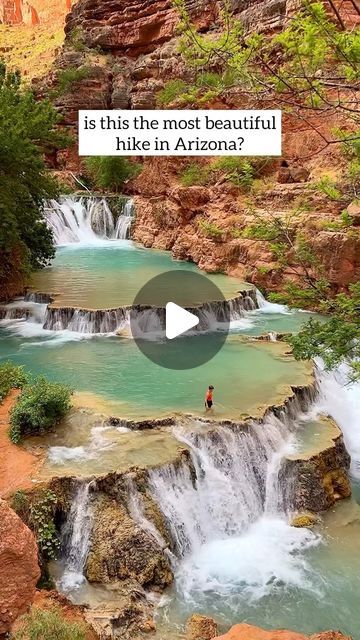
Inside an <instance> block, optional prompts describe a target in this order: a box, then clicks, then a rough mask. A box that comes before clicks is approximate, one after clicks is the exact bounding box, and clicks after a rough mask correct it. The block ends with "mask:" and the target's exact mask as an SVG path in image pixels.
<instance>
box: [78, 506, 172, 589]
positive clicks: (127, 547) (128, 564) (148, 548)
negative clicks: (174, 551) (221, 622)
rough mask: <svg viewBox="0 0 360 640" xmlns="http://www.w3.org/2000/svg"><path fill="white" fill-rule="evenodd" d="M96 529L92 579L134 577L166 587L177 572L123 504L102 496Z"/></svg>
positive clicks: (89, 568) (90, 570)
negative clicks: (173, 571) (174, 572)
mask: <svg viewBox="0 0 360 640" xmlns="http://www.w3.org/2000/svg"><path fill="white" fill-rule="evenodd" d="M94 512H95V513H94V528H93V531H92V536H91V547H90V552H89V555H88V558H87V563H86V576H87V578H88V580H89V581H90V582H101V583H108V582H112V581H118V580H124V579H129V578H130V579H133V580H136V581H137V582H138V583H139V584H140V585H142V586H149V587H150V586H152V587H159V588H164V587H166V586H167V585H169V584H171V582H172V579H173V575H172V571H171V568H170V565H169V562H168V561H167V559H166V557H165V555H164V553H163V550H162V549H161V547H160V546H159V544H158V543H157V542H156V541H155V540H154V538H153V537H151V536H150V534H148V533H147V532H145V531H144V530H143V529H141V528H140V526H139V525H138V524H137V523H136V522H134V520H133V519H132V518H131V517H130V516H129V514H128V513H127V512H126V510H125V508H124V507H123V506H121V505H120V504H119V503H116V502H115V501H112V500H110V499H109V498H107V497H105V496H102V497H101V498H100V499H98V500H97V503H96V505H95V506H94Z"/></svg>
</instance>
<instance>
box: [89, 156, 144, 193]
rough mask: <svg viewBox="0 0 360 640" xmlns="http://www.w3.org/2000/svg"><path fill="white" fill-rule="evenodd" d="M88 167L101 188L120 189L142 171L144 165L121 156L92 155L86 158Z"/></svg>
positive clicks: (95, 182)
mask: <svg viewBox="0 0 360 640" xmlns="http://www.w3.org/2000/svg"><path fill="white" fill-rule="evenodd" d="M85 166H86V169H87V171H88V173H89V175H90V177H91V179H92V181H93V183H94V185H95V187H97V188H99V189H111V190H112V191H115V192H117V191H120V190H121V188H122V187H123V185H124V182H126V180H129V179H130V178H134V177H136V176H137V175H139V173H140V172H141V169H142V165H141V164H139V163H136V162H130V161H129V160H128V159H127V158H123V157H121V156H92V157H90V158H86V160H85Z"/></svg>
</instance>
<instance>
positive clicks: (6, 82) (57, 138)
mask: <svg viewBox="0 0 360 640" xmlns="http://www.w3.org/2000/svg"><path fill="white" fill-rule="evenodd" d="M58 119H59V116H58V114H57V112H56V111H55V109H54V108H53V107H52V105H51V104H50V102H48V101H46V100H41V101H39V100H37V99H36V98H35V96H34V94H33V93H32V91H31V90H29V89H22V86H21V78H20V76H19V74H18V73H10V72H7V70H6V67H5V65H3V64H2V63H0V291H2V292H3V293H4V297H6V296H7V291H8V287H9V282H10V281H16V282H17V283H19V282H20V283H21V282H24V281H25V280H26V278H27V276H28V274H29V272H30V271H31V269H37V268H41V267H43V266H45V265H47V264H48V263H49V260H50V259H51V258H52V257H53V255H54V248H53V242H52V234H51V232H50V231H49V229H48V227H47V225H46V224H45V220H44V213H43V206H44V200H46V199H48V198H52V197H55V196H56V194H57V185H56V183H55V181H54V180H53V178H52V177H51V175H50V173H49V172H48V171H47V170H46V169H45V164H44V160H43V153H44V152H45V151H50V150H52V149H54V148H62V147H64V146H65V145H66V143H67V139H66V138H65V137H64V136H63V135H60V134H59V132H57V131H56V124H57V122H58Z"/></svg>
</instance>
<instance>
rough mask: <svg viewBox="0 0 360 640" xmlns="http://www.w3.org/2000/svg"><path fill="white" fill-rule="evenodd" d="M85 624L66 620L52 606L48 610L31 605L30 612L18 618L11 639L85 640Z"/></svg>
mask: <svg viewBox="0 0 360 640" xmlns="http://www.w3.org/2000/svg"><path fill="white" fill-rule="evenodd" d="M85 637H86V629H85V626H84V625H82V624H81V623H79V622H72V621H71V620H66V619H65V618H64V617H63V615H62V613H61V610H60V609H59V608H58V607H54V608H53V609H50V610H48V611H45V610H44V611H43V610H42V609H37V608H36V607H32V609H31V611H30V613H28V614H26V615H25V616H22V617H21V618H20V627H19V629H18V630H17V631H15V632H14V633H13V634H12V636H11V638H12V640H85Z"/></svg>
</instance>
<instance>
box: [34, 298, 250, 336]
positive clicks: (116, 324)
mask: <svg viewBox="0 0 360 640" xmlns="http://www.w3.org/2000/svg"><path fill="white" fill-rule="evenodd" d="M254 308H256V292H255V290H249V291H245V292H242V293H239V296H238V297H236V298H233V299H232V300H229V301H219V302H216V301H214V302H206V303H204V304H202V305H200V306H198V307H195V308H191V307H189V308H188V310H189V311H190V312H192V313H195V314H196V315H198V317H199V320H200V322H199V324H198V325H197V327H196V329H194V332H204V331H216V330H218V329H220V330H221V325H223V324H224V323H227V322H229V321H230V322H231V321H232V320H238V319H239V318H241V317H244V315H245V313H246V311H249V310H252V309H254ZM130 312H131V316H132V317H131V320H132V323H131V324H132V329H133V331H136V334H137V336H138V337H141V336H145V334H146V336H147V338H149V337H150V338H151V337H153V338H154V339H156V338H157V337H159V336H160V337H161V335H162V336H164V332H165V310H164V309H163V308H156V307H149V308H141V307H139V308H138V309H137V308H134V307H133V308H131V307H119V308H117V309H97V310H89V309H76V308H73V307H69V308H56V307H51V306H50V307H48V309H47V312H46V318H45V323H44V329H49V330H51V331H64V330H65V329H67V330H68V331H75V332H78V333H91V334H95V333H99V334H101V333H114V332H116V331H121V330H123V329H125V328H129V326H130Z"/></svg>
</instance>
